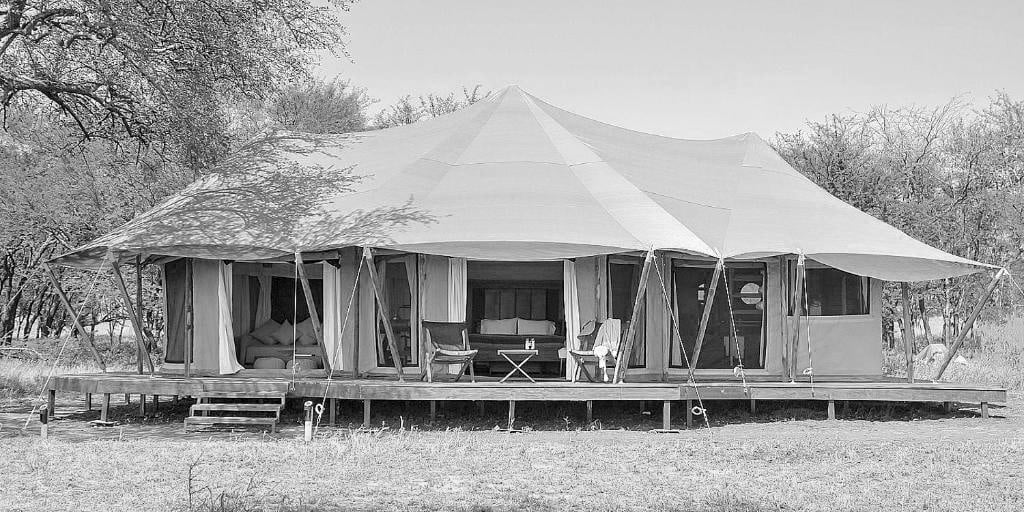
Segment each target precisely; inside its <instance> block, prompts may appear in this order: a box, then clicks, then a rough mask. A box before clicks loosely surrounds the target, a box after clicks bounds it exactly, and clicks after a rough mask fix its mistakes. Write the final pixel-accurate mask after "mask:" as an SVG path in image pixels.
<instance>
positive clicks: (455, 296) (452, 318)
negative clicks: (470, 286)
mask: <svg viewBox="0 0 1024 512" xmlns="http://www.w3.org/2000/svg"><path fill="white" fill-rule="evenodd" d="M466 287H467V283H466V258H448V321H449V322H465V321H466Z"/></svg>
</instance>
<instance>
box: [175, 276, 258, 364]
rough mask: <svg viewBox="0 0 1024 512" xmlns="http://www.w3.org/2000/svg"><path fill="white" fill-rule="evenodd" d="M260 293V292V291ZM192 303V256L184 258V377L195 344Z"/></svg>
mask: <svg viewBox="0 0 1024 512" xmlns="http://www.w3.org/2000/svg"><path fill="white" fill-rule="evenodd" d="M260 293H262V292H260ZM194 313H195V311H194V306H193V304H192V258H186V259H185V331H186V332H187V333H188V335H187V336H186V340H185V377H186V378H188V377H191V376H192V348H193V345H195V339H196V327H195V323H196V322H195V315H194Z"/></svg>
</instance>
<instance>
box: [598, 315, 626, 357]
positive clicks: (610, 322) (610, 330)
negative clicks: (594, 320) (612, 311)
mask: <svg viewBox="0 0 1024 512" xmlns="http://www.w3.org/2000/svg"><path fill="white" fill-rule="evenodd" d="M621 339H622V322H621V321H619V320H617V319H615V318H609V319H607V320H605V321H604V323H602V324H601V328H600V329H599V330H598V331H597V338H596V339H595V340H594V355H595V356H597V357H598V364H599V366H600V367H601V368H606V367H607V366H608V356H609V355H613V356H614V355H617V354H618V352H619V340H621ZM598 347H604V348H605V349H606V350H598Z"/></svg>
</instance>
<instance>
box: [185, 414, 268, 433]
mask: <svg viewBox="0 0 1024 512" xmlns="http://www.w3.org/2000/svg"><path fill="white" fill-rule="evenodd" d="M212 425H247V426H251V425H267V426H269V427H270V432H271V433H273V432H274V431H275V430H276V427H277V418H272V417H269V416H267V417H263V418H259V417H241V416H189V417H187V418H185V431H186V432H187V431H188V428H189V427H191V426H207V427H208V426H212Z"/></svg>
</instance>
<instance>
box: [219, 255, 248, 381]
mask: <svg viewBox="0 0 1024 512" xmlns="http://www.w3.org/2000/svg"><path fill="white" fill-rule="evenodd" d="M217 264H218V269H217V270H218V272H217V273H218V276H217V284H218V286H217V306H218V310H217V316H218V322H217V324H218V328H217V336H218V344H217V345H218V350H217V360H218V361H219V364H218V366H219V368H218V370H219V372H220V374H221V375H225V374H230V373H237V372H238V371H239V370H241V369H242V365H240V364H238V356H236V355H235V333H234V329H233V328H232V325H231V324H232V317H231V285H232V278H231V265H228V264H224V262H217Z"/></svg>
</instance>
